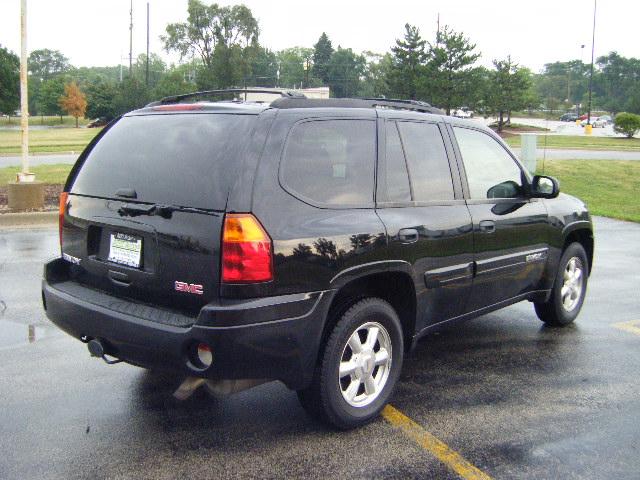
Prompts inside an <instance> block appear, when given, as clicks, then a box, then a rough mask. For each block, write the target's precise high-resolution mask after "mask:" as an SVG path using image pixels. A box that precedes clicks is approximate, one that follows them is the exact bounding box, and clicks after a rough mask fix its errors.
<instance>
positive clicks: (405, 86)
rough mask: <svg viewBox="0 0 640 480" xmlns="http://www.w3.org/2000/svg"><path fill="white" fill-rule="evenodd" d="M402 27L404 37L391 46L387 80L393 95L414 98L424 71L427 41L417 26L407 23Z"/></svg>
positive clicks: (416, 95)
mask: <svg viewBox="0 0 640 480" xmlns="http://www.w3.org/2000/svg"><path fill="white" fill-rule="evenodd" d="M404 28H405V33H404V39H403V40H400V39H397V40H396V44H395V46H393V47H391V55H392V58H391V60H392V62H391V68H390V69H389V74H388V80H387V82H388V84H389V89H390V91H391V92H392V95H393V96H394V97H400V98H410V99H416V98H417V97H418V91H419V90H420V84H421V81H422V77H423V76H424V72H425V68H424V63H425V61H426V59H427V52H426V50H425V48H426V43H427V42H426V40H423V39H422V37H421V36H420V30H419V29H418V28H417V27H413V26H411V25H409V24H408V23H407V24H406V25H405V26H404Z"/></svg>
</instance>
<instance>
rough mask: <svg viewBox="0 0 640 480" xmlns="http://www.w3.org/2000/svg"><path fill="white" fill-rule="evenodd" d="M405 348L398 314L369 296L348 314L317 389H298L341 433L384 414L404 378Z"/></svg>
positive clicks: (308, 406) (330, 343)
mask: <svg viewBox="0 0 640 480" xmlns="http://www.w3.org/2000/svg"><path fill="white" fill-rule="evenodd" d="M403 355H404V345H403V339H402V327H401V325H400V320H399V318H398V315H397V314H396V312H395V310H394V309H393V307H391V305H389V304H388V303H387V302H385V301H384V300H382V299H379V298H367V299H364V300H361V301H359V302H358V303H356V304H354V305H353V306H352V307H351V308H349V310H347V311H346V312H345V313H344V314H343V315H342V317H341V318H340V319H339V321H338V323H337V324H336V325H335V327H334V328H333V331H332V332H331V334H330V335H329V338H328V340H327V342H326V344H325V346H324V349H323V351H322V353H321V355H320V358H319V361H318V365H317V367H316V371H315V373H314V378H313V380H312V383H311V385H310V386H309V387H308V388H306V389H304V390H300V391H298V397H299V398H300V402H301V403H302V406H303V407H304V408H305V410H307V412H309V413H310V414H311V415H312V416H314V417H316V418H319V419H320V420H322V421H324V422H326V423H329V424H330V425H333V426H334V427H337V428H340V429H349V428H355V427H358V426H361V425H364V424H365V423H367V422H369V421H371V420H372V419H374V418H375V417H377V416H378V414H379V413H380V411H381V410H382V408H383V407H384V405H385V404H386V403H387V400H388V399H389V397H390V396H391V393H392V392H393V388H394V386H395V384H396V382H397V380H398V377H399V376H400V369H401V368H402V358H403Z"/></svg>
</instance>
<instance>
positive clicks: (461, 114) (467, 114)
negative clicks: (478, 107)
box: [451, 107, 473, 118]
mask: <svg viewBox="0 0 640 480" xmlns="http://www.w3.org/2000/svg"><path fill="white" fill-rule="evenodd" d="M451 116H453V117H457V118H473V112H472V111H471V110H469V109H468V108H467V107H462V108H458V109H457V110H454V111H453V112H451Z"/></svg>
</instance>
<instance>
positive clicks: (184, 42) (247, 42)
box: [161, 0, 259, 88]
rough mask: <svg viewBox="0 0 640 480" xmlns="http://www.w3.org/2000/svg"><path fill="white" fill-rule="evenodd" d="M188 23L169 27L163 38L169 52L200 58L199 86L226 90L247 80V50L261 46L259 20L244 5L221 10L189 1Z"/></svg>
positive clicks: (173, 24)
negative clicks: (244, 56)
mask: <svg viewBox="0 0 640 480" xmlns="http://www.w3.org/2000/svg"><path fill="white" fill-rule="evenodd" d="M187 12H188V17H187V21H186V22H181V23H171V24H169V25H167V28H166V32H167V35H163V36H161V38H162V41H163V42H164V47H165V50H166V51H167V52H171V51H175V52H178V53H179V54H180V57H181V59H182V58H184V57H187V56H196V57H199V58H200V60H201V61H202V67H201V69H200V71H199V72H198V86H200V87H203V88H208V87H219V88H224V87H228V86H231V85H237V84H239V83H241V82H242V81H243V80H244V78H243V77H244V75H245V74H246V73H247V70H246V64H247V62H246V61H245V60H244V58H243V54H244V52H245V50H246V49H248V48H249V47H250V46H252V45H257V43H258V34H259V28H258V21H257V20H256V19H255V18H254V17H253V14H252V13H251V10H250V9H249V8H247V7H245V6H244V5H233V6H228V7H221V6H219V5H218V4H217V3H214V4H212V5H205V4H204V3H202V2H201V1H200V0H189V4H188V7H187Z"/></svg>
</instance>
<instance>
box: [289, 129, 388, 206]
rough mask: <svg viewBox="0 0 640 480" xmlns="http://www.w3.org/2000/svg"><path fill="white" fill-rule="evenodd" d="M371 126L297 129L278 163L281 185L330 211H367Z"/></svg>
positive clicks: (373, 142)
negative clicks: (363, 207)
mask: <svg viewBox="0 0 640 480" xmlns="http://www.w3.org/2000/svg"><path fill="white" fill-rule="evenodd" d="M375 147H376V136H375V122H372V121H367V120H324V121H313V122H304V123H300V124H298V125H296V126H295V127H294V128H293V130H292V131H291V133H290V135H289V139H288V141H287V147H286V151H285V154H284V159H283V163H282V170H281V173H282V181H283V183H284V185H285V186H286V187H287V188H289V189H290V190H292V191H293V192H295V193H297V194H299V195H300V196H301V197H302V198H304V199H308V200H311V201H313V202H317V203H323V204H329V205H370V204H371V203H372V202H373V175H374V164H375V159H376V157H375V156H376V148H375Z"/></svg>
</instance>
